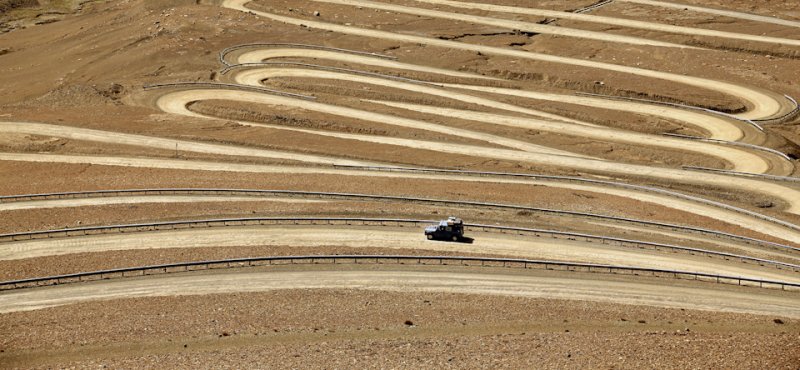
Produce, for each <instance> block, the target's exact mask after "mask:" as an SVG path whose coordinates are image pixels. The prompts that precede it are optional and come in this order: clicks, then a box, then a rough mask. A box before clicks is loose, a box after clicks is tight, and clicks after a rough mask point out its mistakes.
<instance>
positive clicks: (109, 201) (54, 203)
mask: <svg viewBox="0 0 800 370" xmlns="http://www.w3.org/2000/svg"><path fill="white" fill-rule="evenodd" d="M200 202H274V203H328V201H326V200H318V199H296V198H292V199H289V198H286V199H281V198H266V197H248V196H203V195H181V196H174V195H147V196H119V197H109V198H87V199H54V200H38V201H22V202H13V203H0V212H4V211H20V210H26V209H48V208H71V207H88V206H108V205H115V204H146V203H158V204H165V203H200Z"/></svg>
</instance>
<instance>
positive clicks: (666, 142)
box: [378, 102, 770, 173]
mask: <svg viewBox="0 0 800 370" xmlns="http://www.w3.org/2000/svg"><path fill="white" fill-rule="evenodd" d="M378 103H380V104H383V105H386V106H390V107H394V108H400V109H405V110H409V111H414V112H419V113H426V114H430V115H439V116H445V117H453V118H459V119H462V120H465V121H476V122H484V123H490V124H495V125H501V126H509V127H518V128H525V129H530V130H540V131H545V132H553V133H562V134H566V135H576V136H580V137H585V138H589V139H594V140H597V141H602V142H618V143H625V144H631V145H642V143H647V144H646V145H647V146H650V147H660V148H665V149H672V150H678V151H683V152H693V153H697V154H702V155H706V156H710V157H716V158H719V159H721V160H723V161H727V162H730V163H733V164H734V168H736V169H737V170H738V171H740V172H749V173H766V172H769V170H770V163H769V162H768V161H767V160H765V159H764V158H763V157H762V156H760V155H756V154H755V153H752V152H750V151H747V150H743V149H739V148H735V147H726V146H721V145H718V144H708V143H704V142H701V141H690V140H684V139H677V138H673V137H669V136H658V135H646V134H639V133H635V132H630V131H622V130H614V129H607V128H592V127H576V126H572V125H569V124H561V123H557V122H544V121H539V120H533V119H529V118H521V117H514V116H506V115H500V114H494V113H483V112H476V111H470V110H461V109H451V108H442V107H433V106H430V105H420V104H409V103H394V102H378Z"/></svg>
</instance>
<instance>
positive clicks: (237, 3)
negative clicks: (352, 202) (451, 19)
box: [222, 0, 794, 119]
mask: <svg viewBox="0 0 800 370" xmlns="http://www.w3.org/2000/svg"><path fill="white" fill-rule="evenodd" d="M249 2H251V0H223V1H222V6H223V7H226V8H229V9H233V10H239V11H242V12H246V13H247V12H249V13H253V14H256V15H259V16H261V17H264V18H267V19H271V20H273V21H277V22H283V23H287V24H293V25H297V26H303V27H310V28H316V29H321V30H327V31H333V32H338V33H343V34H348V35H356V36H363V37H369V38H379V39H384V40H393V41H399V42H406V43H419V44H426V45H431V46H438V47H443V48H448V49H455V50H468V51H473V52H481V53H484V54H490V55H500V56H508V57H514V58H521V59H528V60H538V61H543V62H552V63H560V64H568V65H574V66H580V67H587V68H595V69H602V70H607V71H613V72H620V73H627V74H632V75H637V76H642V77H649V78H655V79H661V80H666V81H673V82H677V83H681V84H685V85H689V86H694V87H698V88H702V89H709V90H714V91H718V92H721V93H724V94H728V95H732V96H735V97H737V98H739V99H741V100H742V101H746V102H748V103H749V105H750V109H749V110H748V111H747V112H744V113H741V114H738V115H737V116H739V117H741V118H747V119H765V118H772V117H777V116H780V115H782V114H785V113H786V112H788V111H789V110H791V109H793V108H794V107H790V104H789V102H788V101H786V99H785V98H784V97H782V96H777V95H776V94H772V93H767V92H763V91H761V90H756V89H753V88H749V87H744V86H740V85H735V84H731V83H727V82H720V81H714V80H709V79H706V78H700V77H692V76H684V75H678V74H674V73H668V72H660V71H653V70H647V69H641V68H636V67H628V66H622V65H616V64H609V63H602V62H594V61H587V60H582V59H575V58H568V57H560V56H553V55H548V54H541V53H535V52H529V51H521V50H512V49H504V48H498V47H492V46H484V45H474V44H467V43H462V42H456V41H448V40H441V39H434V38H429V37H422V36H414V35H406V34H398V33H393V32H386V31H379V30H373V29H366V28H358V27H352V26H343V25H337V24H332V23H326V22H318V21H311V20H304V19H299V18H292V17H285V16H280V15H277V14H272V13H267V12H262V11H255V10H252V9H250V8H247V7H246V4H247V3H249Z"/></svg>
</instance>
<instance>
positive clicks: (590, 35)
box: [311, 0, 800, 49]
mask: <svg viewBox="0 0 800 370" xmlns="http://www.w3.org/2000/svg"><path fill="white" fill-rule="evenodd" d="M311 1H315V2H318V3H328V4H338V5H349V6H354V7H359V8H370V9H378V10H383V11H389V12H395V13H403V14H411V15H418V16H423V17H431V18H439V19H447V20H452V21H461V22H468V23H471V24H482V25H486V26H493V27H501V28H506V29H509V30H520V31H525V32H533V33H540V34H545V35H556V36H566V37H575V38H582V39H588V40H596V41H606V42H614V43H624V44H631V45H646V46H657V47H667V48H688V49H694V48H693V47H691V46H686V45H680V44H673V43H669V42H661V41H654V40H648V39H643V38H638V37H630V36H620V35H614V34H607V33H602V32H594V31H584V30H578V29H572V28H565V27H557V26H549V25H545V24H539V23H531V22H520V21H512V20H507V19H499V18H489V17H481V16H475V15H469V14H460V13H453V12H443V11H439V10H433V9H422V8H413V7H407V6H400V5H391V4H386V3H376V2H374V1H366V0H311ZM798 45H800V44H798Z"/></svg>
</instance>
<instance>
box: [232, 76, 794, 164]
mask: <svg viewBox="0 0 800 370" xmlns="http://www.w3.org/2000/svg"><path fill="white" fill-rule="evenodd" d="M275 77H295V78H309V79H332V80H337V81H348V82H356V83H362V84H370V85H376V86H383V87H389V88H396V89H403V90H407V91H413V92H416V93H421V94H427V95H433V96H438V97H442V98H448V99H454V100H459V101H462V102H467V103H472V104H478V105H482V106H485V107H489V108H496V109H502V110H508V111H515V112H518V113H528V112H527V109H525V108H522V107H518V106H515V105H511V104H506V103H501V102H497V101H494V100H490V99H485V98H480V97H475V96H471V95H466V94H460V93H457V92H453V91H450V90H445V89H441V88H437V87H432V86H424V85H418V84H411V83H403V82H397V81H392V80H387V79H382V78H376V77H366V76H358V75H352V74H347V73H339V72H328V71H318V70H312V69H302V68H252V69H248V70H244V71H240V72H238V73H237V74H236V76H235V79H236V82H237V83H240V84H244V85H250V86H261V85H262V84H261V81H263V80H267V79H270V78H275ZM565 100H568V99H565ZM370 101H371V102H376V101H373V100H370ZM298 103H299V104H304V103H303V102H301V101H299V100H298ZM380 103H381V104H383V105H387V106H392V107H396V108H403V109H406V110H414V111H416V112H421V113H427V114H430V115H439V116H446V117H453V118H459V119H461V120H469V121H478V122H483V123H487V124H491V125H501V126H509V127H518V128H524V129H530V130H538V131H545V132H554V133H561V134H566V135H574V136H579V137H586V138H590V139H594V140H600V141H604V142H605V141H611V142H619V143H626V144H633V145H641V144H642V143H647V145H649V146H655V147H662V148H666V149H673V150H682V151H689V152H694V153H698V154H702V155H707V156H711V157H716V158H718V159H720V160H723V161H727V162H730V163H732V164H733V166H734V169H735V170H736V171H739V172H749V173H767V172H770V170H771V168H772V167H771V165H770V163H769V162H768V161H767V160H765V159H764V158H763V156H762V155H759V154H756V153H752V152H750V151H746V150H742V149H740V148H732V147H722V146H719V145H716V144H707V143H703V142H696V141H694V142H693V141H687V140H684V139H676V138H672V137H665V136H657V135H650V134H643V133H639V132H634V131H625V130H619V129H613V128H608V127H599V126H596V125H591V126H587V125H575V124H571V123H568V122H560V121H559V122H554V121H545V120H541V119H532V118H523V117H517V116H500V115H497V114H490V113H481V112H475V111H464V110H455V109H447V108H443V107H439V106H428V105H418V104H416V105H415V104H406V103H392V102H380ZM304 105H314V104H304ZM342 109H343V110H346V113H342V114H336V113H334V112H333V111H331V110H330V109H329V110H328V111H326V112H325V113H329V114H336V115H339V116H345V117H354V116H353V114H354V112H353V111H352V109H350V108H342ZM531 115H536V113H535V112H534V113H531ZM360 116H367V115H366V114H363V113H362V114H361V115H360ZM370 116H371V115H370ZM380 119H382V120H383V121H375V122H384V123H388V122H391V121H388V120H390V119H391V118H390V117H383V118H380ZM422 125H423V123H417V126H418V127H419V126H422ZM428 125H429V126H432V125H433V124H428ZM726 126H728V127H730V126H731V125H730V124H728V125H726ZM430 130H432V129H430ZM440 130H441V131H439V132H442V133H452V132H453V130H452V128H450V127H441V128H440ZM458 132H459V134H460V133H461V132H466V133H467V134H471V135H476V134H475V133H473V132H470V131H465V130H463V129H460V130H458ZM739 132H741V131H739ZM462 136H463V135H462ZM466 137H469V136H466ZM471 138H478V136H472V137H471ZM483 140H486V139H485V138H484V139H483ZM495 143H499V142H497V141H495ZM518 145H519V144H518ZM505 146H507V147H510V145H505ZM516 148H517V149H521V150H524V149H522V148H521V147H519V146H518V147H516ZM526 151H530V150H526ZM538 151H540V152H541V151H542V150H538ZM553 153H554V154H560V155H572V156H576V157H579V156H581V155H577V154H572V153H570V152H566V151H564V152H553ZM583 157H586V156H583ZM780 175H787V173H783V172H781V173H780Z"/></svg>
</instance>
